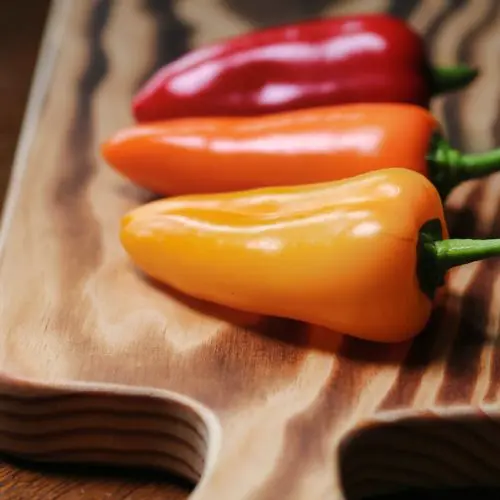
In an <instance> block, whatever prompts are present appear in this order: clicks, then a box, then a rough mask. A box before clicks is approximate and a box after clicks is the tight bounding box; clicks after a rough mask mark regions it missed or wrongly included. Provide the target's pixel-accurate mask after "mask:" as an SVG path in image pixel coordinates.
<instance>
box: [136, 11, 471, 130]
mask: <svg viewBox="0 0 500 500" xmlns="http://www.w3.org/2000/svg"><path fill="white" fill-rule="evenodd" d="M476 75H477V71H476V70H475V69H473V68H470V67H467V66H465V65H459V66H455V67H443V68H437V67H432V66H431V64H430V63H429V61H428V59H427V57H426V49H425V44H424V42H423V40H422V38H421V37H420V35H418V34H417V33H416V32H415V31H413V30H412V29H411V27H410V26H409V25H408V24H407V23H405V22H404V21H402V20H400V19H397V18H394V17H391V16H388V15H385V14H365V15H350V16H339V17H334V18H329V19H328V18H327V19H315V20H309V21H303V22H300V23H296V24H288V25H284V26H277V27H272V28H267V29H263V30H260V31H252V32H250V33H245V34H243V35H240V36H236V37H233V38H230V39H227V40H223V41H219V42H217V43H213V44H212V45H209V46H204V47H201V48H198V49H195V50H193V51H191V52H189V53H187V54H186V55H184V56H182V57H180V58H179V59H177V60H175V61H173V62H171V63H170V64H167V65H166V66H164V67H163V68H161V69H160V70H159V71H158V72H157V73H155V74H154V75H153V76H152V78H151V79H149V80H148V81H147V82H146V83H145V85H144V86H143V87H142V88H141V89H140V91H139V92H138V93H137V95H136V96H135V98H134V100H133V112H134V115H135V117H136V119H137V121H139V122H145V121H153V120H164V119H171V118H180V117H187V116H214V115H224V116H228V115H257V114H264V113H275V112H279V111H287V110H291V109H298V108H307V107H312V106H324V105H333V104H345V103H350V102H408V103H413V104H418V105H421V106H428V104H429V101H430V99H431V97H432V96H433V95H436V94H439V93H442V92H446V91H451V90H455V89H458V88H461V87H464V86H465V85H467V84H468V83H469V82H471V81H472V80H473V79H474V78H475V76H476Z"/></svg>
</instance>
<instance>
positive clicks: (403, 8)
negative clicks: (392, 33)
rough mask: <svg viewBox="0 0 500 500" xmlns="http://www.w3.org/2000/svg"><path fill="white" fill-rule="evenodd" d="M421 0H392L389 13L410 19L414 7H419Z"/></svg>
mask: <svg viewBox="0 0 500 500" xmlns="http://www.w3.org/2000/svg"><path fill="white" fill-rule="evenodd" d="M419 3H420V0H405V1H404V2H401V0H391V2H390V3H389V7H388V8H387V13H388V14H390V15H391V16H395V17H400V18H401V19H406V20H407V19H408V18H409V17H410V16H411V14H412V12H413V11H414V9H416V8H417V7H418V5H419Z"/></svg>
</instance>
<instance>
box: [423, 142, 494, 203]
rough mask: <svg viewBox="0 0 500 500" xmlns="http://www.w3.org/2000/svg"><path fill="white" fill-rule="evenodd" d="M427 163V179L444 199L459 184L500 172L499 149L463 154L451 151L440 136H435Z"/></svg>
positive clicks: (454, 150)
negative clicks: (428, 178)
mask: <svg viewBox="0 0 500 500" xmlns="http://www.w3.org/2000/svg"><path fill="white" fill-rule="evenodd" d="M427 162H428V165H429V177H430V179H431V181H432V182H433V183H434V185H435V186H436V187H437V189H438V191H439V193H440V194H441V196H442V198H443V199H444V198H446V196H448V194H449V192H450V191H451V190H452V189H453V188H454V187H455V186H457V185H458V184H460V183H461V182H464V181H467V180H470V179H478V178H480V177H485V176H487V175H489V174H493V173H495V172H498V171H500V148H499V149H493V150H491V151H486V152H484V153H471V154H463V153H461V152H460V151H457V150H456V149H453V148H452V147H451V146H450V145H449V144H448V142H447V141H446V140H445V139H444V138H443V137H442V136H440V135H439V134H435V135H434V136H433V138H432V141H431V146H430V149H429V154H428V155H427Z"/></svg>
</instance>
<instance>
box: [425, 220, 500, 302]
mask: <svg viewBox="0 0 500 500" xmlns="http://www.w3.org/2000/svg"><path fill="white" fill-rule="evenodd" d="M491 257H500V239H491V240H479V239H478V240H472V239H463V240H461V239H448V240H443V231H442V225H441V221H440V220H439V219H432V220H429V221H427V222H426V223H425V224H424V225H423V226H422V227H421V228H420V231H419V237H418V244H417V270H416V271H417V277H418V281H419V283H420V288H421V289H422V291H423V292H424V293H425V294H427V295H428V296H429V297H430V298H433V297H434V294H435V292H436V289H437V288H439V287H440V286H442V285H444V277H445V275H446V273H447V272H448V271H449V270H450V269H451V268H453V267H456V266H462V265H464V264H469V263H470V262H476V261H479V260H484V259H488V258H491Z"/></svg>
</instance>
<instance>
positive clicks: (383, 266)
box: [121, 168, 500, 342]
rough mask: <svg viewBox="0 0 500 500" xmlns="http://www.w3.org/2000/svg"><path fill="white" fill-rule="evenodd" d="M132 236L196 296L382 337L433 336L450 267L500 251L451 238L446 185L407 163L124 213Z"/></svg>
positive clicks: (486, 243) (143, 264)
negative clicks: (441, 187) (439, 186)
mask: <svg viewBox="0 0 500 500" xmlns="http://www.w3.org/2000/svg"><path fill="white" fill-rule="evenodd" d="M121 241H122V244H123V246H124V248H125V249H126V251H127V252H128V254H129V255H130V256H131V258H132V260H133V261H134V262H135V264H136V265H137V266H138V267H139V268H140V269H142V270H143V271H144V272H145V273H146V274H148V275H150V276H152V277H153V278H155V279H156V280H159V281H161V282H163V283H166V284H167V285H169V286H171V287H173V288H175V289H178V290H180V291H181V292H184V293H186V294H189V295H191V296H194V297H197V298H199V299H203V300H207V301H210V302H213V303H218V304H222V305H225V306H229V307H232V308H235V309H239V310H243V311H249V312H252V313H257V314H263V315H272V316H279V317H287V318H294V319H297V320H302V321H306V322H309V323H312V324H317V325H321V326H325V327H327V328H330V329H332V330H334V331H337V332H341V333H344V334H347V335H351V336H354V337H358V338H362V339H367V340H372V341H378V342H398V341H404V340H407V339H410V338H412V337H414V336H415V335H417V334H418V333H419V332H420V331H421V330H422V329H423V327H424V326H425V324H426V323H427V321H428V319H429V315H430V313H431V310H432V308H433V303H434V300H435V294H436V292H437V291H438V290H441V289H443V285H444V284H445V277H446V273H447V271H448V269H450V268H452V267H453V266H456V265H460V264H465V263H467V262H471V261H474V260H478V259H482V258H486V257H489V256H498V255H500V240H451V239H448V231H447V228H446V223H445V220H444V216H443V205H442V202H441V198H440V196H439V194H438V192H437V190H436V188H435V187H434V186H433V185H432V184H431V183H430V182H429V180H428V179H427V178H426V177H424V176H423V175H421V174H419V173H416V172H413V171H411V170H407V169H398V168H395V169H385V170H379V171H376V172H370V173H367V174H363V175H360V176H357V177H353V178H350V179H346V180H342V181H334V182H329V183H319V184H314V185H304V186H293V187H276V188H265V189H257V190H249V191H244V192H235V193H223V194H206V195H192V196H183V197H178V198H171V199H164V200H159V201H155V202H151V203H149V204H146V205H144V206H142V207H139V208H136V209H134V210H132V211H131V212H130V213H128V214H127V215H125V216H124V218H123V221H122V227H121Z"/></svg>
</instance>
